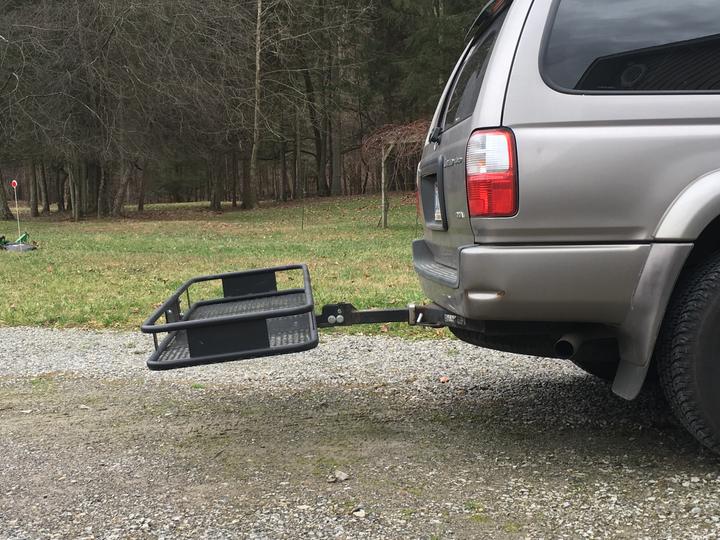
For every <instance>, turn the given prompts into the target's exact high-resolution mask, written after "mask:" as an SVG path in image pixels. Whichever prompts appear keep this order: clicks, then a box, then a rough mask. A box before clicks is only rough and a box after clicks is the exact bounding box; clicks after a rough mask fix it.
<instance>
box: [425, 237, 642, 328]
mask: <svg viewBox="0 0 720 540" xmlns="http://www.w3.org/2000/svg"><path fill="white" fill-rule="evenodd" d="M650 248H651V246H650V245H649V244H633V245H572V246H566V245H559V246H481V245H475V246H468V247H464V248H460V253H459V265H458V267H459V269H458V270H456V269H453V268H449V267H447V266H443V265H441V264H439V263H437V262H435V259H434V257H433V255H432V251H431V249H430V247H429V246H428V245H427V244H426V242H425V241H424V240H418V241H416V242H414V244H413V260H414V264H415V271H416V272H417V273H418V275H419V277H420V283H421V285H422V288H423V291H424V292H425V294H426V295H427V296H428V298H430V299H431V300H432V301H434V302H436V303H437V304H439V305H441V306H442V307H444V308H445V309H447V310H449V311H450V312H452V313H455V314H458V315H461V316H463V317H465V318H467V319H472V320H479V321H553V322H575V323H579V322H593V323H604V324H617V325H619V324H621V323H622V322H623V321H624V320H625V317H626V315H627V313H628V310H629V308H630V305H631V303H632V300H633V294H634V292H635V288H636V287H637V285H638V281H639V278H640V275H641V273H642V270H643V267H644V265H645V262H646V260H647V258H648V255H649V253H650Z"/></svg>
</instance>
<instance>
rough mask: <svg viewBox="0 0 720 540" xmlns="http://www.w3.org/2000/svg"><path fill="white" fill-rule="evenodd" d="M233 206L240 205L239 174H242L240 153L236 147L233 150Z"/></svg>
mask: <svg viewBox="0 0 720 540" xmlns="http://www.w3.org/2000/svg"><path fill="white" fill-rule="evenodd" d="M231 174H232V207H233V208H237V205H238V176H240V167H239V164H238V153H237V150H236V149H233V152H232V172H231Z"/></svg>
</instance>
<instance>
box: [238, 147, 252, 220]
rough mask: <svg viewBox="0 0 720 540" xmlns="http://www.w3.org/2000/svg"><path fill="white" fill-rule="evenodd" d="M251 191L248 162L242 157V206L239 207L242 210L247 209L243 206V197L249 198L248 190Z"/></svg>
mask: <svg viewBox="0 0 720 540" xmlns="http://www.w3.org/2000/svg"><path fill="white" fill-rule="evenodd" d="M250 189H252V186H250V160H249V159H248V158H247V157H244V158H243V160H242V199H243V200H242V204H241V205H240V208H242V209H243V210H245V209H247V208H248V207H247V206H245V197H249V196H250V195H249V194H248V190H250Z"/></svg>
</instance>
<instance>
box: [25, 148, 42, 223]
mask: <svg viewBox="0 0 720 540" xmlns="http://www.w3.org/2000/svg"><path fill="white" fill-rule="evenodd" d="M28 167H30V217H38V215H40V213H39V212H38V189H37V183H38V179H37V170H36V167H35V162H32V163H30V164H29V165H28Z"/></svg>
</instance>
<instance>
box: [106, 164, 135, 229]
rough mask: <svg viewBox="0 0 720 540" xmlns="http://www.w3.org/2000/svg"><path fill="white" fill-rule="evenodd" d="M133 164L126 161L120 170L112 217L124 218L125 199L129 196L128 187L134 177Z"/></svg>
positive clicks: (111, 212)
mask: <svg viewBox="0 0 720 540" xmlns="http://www.w3.org/2000/svg"><path fill="white" fill-rule="evenodd" d="M132 168H133V164H132V163H130V162H129V161H124V162H123V163H122V164H121V168H120V184H119V185H118V189H117V191H116V192H115V198H114V200H113V205H112V210H111V211H110V215H111V216H112V217H120V216H122V211H123V206H124V205H125V197H126V196H127V187H128V184H129V183H130V178H131V176H132Z"/></svg>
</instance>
